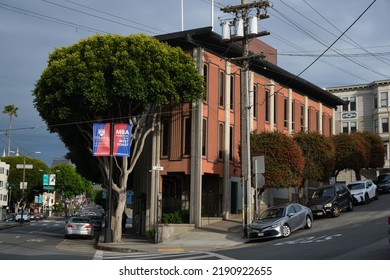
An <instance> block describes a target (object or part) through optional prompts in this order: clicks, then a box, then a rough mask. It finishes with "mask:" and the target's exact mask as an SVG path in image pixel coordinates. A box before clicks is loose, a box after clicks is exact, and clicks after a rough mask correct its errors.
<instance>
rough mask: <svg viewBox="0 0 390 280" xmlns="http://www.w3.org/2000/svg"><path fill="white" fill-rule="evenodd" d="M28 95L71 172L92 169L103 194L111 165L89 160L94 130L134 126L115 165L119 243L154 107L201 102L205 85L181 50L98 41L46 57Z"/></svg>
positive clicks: (137, 40) (133, 41)
mask: <svg viewBox="0 0 390 280" xmlns="http://www.w3.org/2000/svg"><path fill="white" fill-rule="evenodd" d="M33 94H34V96H35V98H34V105H35V107H36V108H37V110H38V112H39V113H40V115H41V117H42V118H43V119H44V120H45V121H46V123H47V124H48V127H49V130H50V131H51V132H55V133H58V134H59V136H60V138H61V140H62V141H63V142H64V144H65V146H66V147H67V148H68V149H69V154H68V156H69V158H70V159H71V160H72V162H74V163H75V164H76V165H77V170H80V171H81V172H83V173H82V174H83V175H84V176H85V177H86V178H88V179H91V178H90V177H89V176H90V174H91V173H90V172H88V169H89V170H92V174H94V175H95V176H96V174H97V172H96V168H98V169H99V171H100V174H101V176H102V178H101V182H102V185H103V186H108V185H109V181H108V179H109V157H93V156H92V124H93V122H97V121H99V120H100V121H104V122H122V123H123V122H125V123H129V124H131V125H132V136H131V139H130V140H131V151H132V153H131V155H130V157H114V158H113V160H114V161H115V164H114V168H113V170H112V174H113V176H112V188H113V191H114V193H115V197H114V198H115V200H116V203H117V205H116V209H115V213H114V214H115V217H114V219H113V220H112V228H113V241H114V242H119V241H120V240H121V219H122V213H123V210H124V207H125V202H126V189H127V181H128V177H129V174H130V173H131V171H132V170H133V168H134V165H135V164H136V162H137V160H138V158H139V156H140V154H141V152H142V150H143V146H144V142H145V139H146V137H147V136H148V135H149V134H150V133H151V132H152V131H153V130H154V128H155V124H156V119H157V117H158V114H157V113H158V110H159V108H160V106H161V105H168V104H179V103H180V102H185V101H193V100H197V99H200V98H203V95H204V81H203V78H202V76H201V75H199V74H198V71H197V68H196V66H195V64H194V62H193V60H192V59H191V57H190V56H188V55H186V54H185V53H184V52H183V51H182V50H181V49H180V48H172V47H170V46H168V45H167V44H165V43H161V42H159V41H158V40H156V39H155V38H153V37H149V36H146V35H130V36H126V37H124V36H119V35H105V36H102V35H96V36H93V37H90V38H87V39H84V40H81V41H79V42H78V43H76V44H74V45H72V46H69V47H63V48H59V49H56V50H55V51H54V52H53V53H52V54H50V56H49V62H48V66H47V67H46V69H45V70H44V71H43V73H42V75H41V77H40V79H39V80H38V82H37V83H36V87H35V89H34V93H33ZM87 166H88V168H87ZM94 181H97V180H94Z"/></svg>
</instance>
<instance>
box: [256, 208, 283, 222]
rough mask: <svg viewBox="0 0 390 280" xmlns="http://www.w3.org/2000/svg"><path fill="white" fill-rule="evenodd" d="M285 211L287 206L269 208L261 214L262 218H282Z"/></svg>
mask: <svg viewBox="0 0 390 280" xmlns="http://www.w3.org/2000/svg"><path fill="white" fill-rule="evenodd" d="M285 211H286V208H284V207H277V208H269V209H267V210H265V211H264V212H263V213H262V214H261V215H260V220H265V219H275V218H282V217H284V215H285V214H284V213H285Z"/></svg>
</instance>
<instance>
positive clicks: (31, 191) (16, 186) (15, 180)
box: [1, 156, 50, 202]
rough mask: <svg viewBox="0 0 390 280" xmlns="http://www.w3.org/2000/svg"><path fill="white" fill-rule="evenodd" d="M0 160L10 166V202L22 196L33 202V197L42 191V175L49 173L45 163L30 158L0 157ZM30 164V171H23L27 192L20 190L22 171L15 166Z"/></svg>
mask: <svg viewBox="0 0 390 280" xmlns="http://www.w3.org/2000/svg"><path fill="white" fill-rule="evenodd" d="M1 160H2V161H3V162H5V163H7V164H9V165H10V170H9V176H8V183H9V184H10V185H11V187H12V191H11V196H12V201H14V202H15V201H17V200H19V199H21V198H22V195H24V196H26V197H27V201H28V202H33V199H34V196H35V195H36V194H38V193H42V191H43V188H42V187H43V174H44V173H46V172H47V173H49V172H48V171H49V170H50V169H49V167H48V166H47V165H46V163H44V162H42V161H40V160H38V159H35V158H30V157H24V156H10V157H2V158H1ZM24 162H25V163H26V164H32V165H33V168H32V169H25V182H27V190H25V191H22V190H21V189H20V182H22V181H23V169H17V168H16V165H17V164H22V165H23V163H24Z"/></svg>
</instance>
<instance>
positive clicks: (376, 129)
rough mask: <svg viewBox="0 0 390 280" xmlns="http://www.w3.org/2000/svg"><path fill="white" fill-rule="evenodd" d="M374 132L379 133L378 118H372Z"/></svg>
mask: <svg viewBox="0 0 390 280" xmlns="http://www.w3.org/2000/svg"><path fill="white" fill-rule="evenodd" d="M374 132H375V133H379V128H378V119H376V120H374Z"/></svg>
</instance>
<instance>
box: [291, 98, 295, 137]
mask: <svg viewBox="0 0 390 280" xmlns="http://www.w3.org/2000/svg"><path fill="white" fill-rule="evenodd" d="M291 109H292V112H291V128H292V130H294V131H295V100H293V101H292V106H291Z"/></svg>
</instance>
